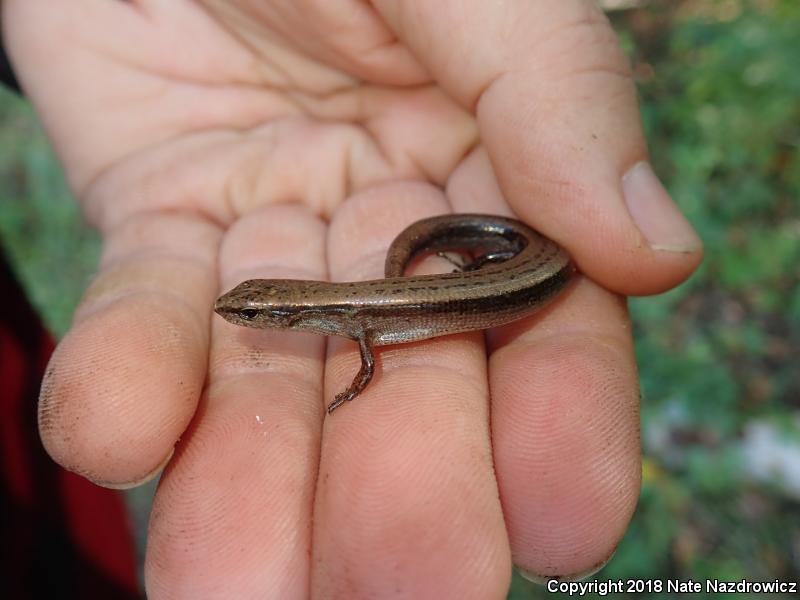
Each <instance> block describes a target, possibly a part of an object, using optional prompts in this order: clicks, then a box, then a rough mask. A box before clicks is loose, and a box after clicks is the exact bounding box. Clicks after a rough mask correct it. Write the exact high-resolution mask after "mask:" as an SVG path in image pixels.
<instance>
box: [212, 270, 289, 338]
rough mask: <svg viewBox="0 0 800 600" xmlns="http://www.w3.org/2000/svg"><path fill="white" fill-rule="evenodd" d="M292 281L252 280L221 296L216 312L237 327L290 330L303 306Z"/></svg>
mask: <svg viewBox="0 0 800 600" xmlns="http://www.w3.org/2000/svg"><path fill="white" fill-rule="evenodd" d="M295 296H296V293H295V290H294V289H292V285H291V282H290V281H288V280H281V279H250V280H248V281H245V282H243V283H240V284H239V285H237V286H236V287H235V288H233V289H232V290H231V291H230V292H228V293H227V294H223V295H222V296H220V297H219V298H218V299H217V301H216V303H215V304H214V311H215V312H216V313H217V314H218V315H220V316H221V317H223V318H224V319H225V320H226V321H230V322H231V323H234V324H236V325H244V326H246V327H278V328H284V329H285V328H289V327H291V326H292V324H293V322H294V320H295V319H296V318H297V315H298V314H299V312H300V310H301V309H302V306H300V305H298V302H297V299H296V298H295Z"/></svg>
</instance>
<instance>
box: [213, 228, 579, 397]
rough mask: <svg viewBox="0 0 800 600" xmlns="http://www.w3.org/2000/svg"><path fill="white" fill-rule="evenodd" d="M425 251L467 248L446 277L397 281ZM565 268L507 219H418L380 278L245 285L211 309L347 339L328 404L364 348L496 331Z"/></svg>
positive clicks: (549, 289)
mask: <svg viewBox="0 0 800 600" xmlns="http://www.w3.org/2000/svg"><path fill="white" fill-rule="evenodd" d="M432 251H438V252H442V251H471V252H472V253H473V254H474V255H475V258H474V260H472V262H470V263H468V264H466V265H465V266H464V267H463V269H461V270H459V271H457V272H454V273H443V274H438V275H419V276H413V277H404V276H403V273H404V272H405V269H406V267H407V266H408V265H409V264H410V263H411V262H412V261H413V260H414V259H415V258H416V257H418V256H420V255H422V254H425V253H429V252H432ZM573 273H574V266H573V264H572V262H571V261H570V258H569V255H568V254H567V253H566V252H565V251H564V250H563V249H562V248H561V247H560V246H558V245H557V244H556V243H555V242H552V241H551V240H549V239H547V238H545V237H544V236H542V235H541V234H539V233H537V232H536V231H534V230H533V229H531V228H530V227H528V226H527V225H525V224H524V223H522V222H520V221H517V220H515V219H509V218H505V217H498V216H492V215H478V214H460V215H443V216H438V217H432V218H429V219H423V220H422V221H418V222H416V223H413V224H412V225H410V226H409V227H408V228H406V229H405V230H404V231H403V232H401V233H400V235H398V236H397V238H395V240H394V241H393V242H392V244H391V246H390V248H389V251H388V252H387V256H386V267H385V274H386V279H376V280H372V281H359V282H344V283H332V282H325V281H305V280H295V279H251V280H248V281H245V282H243V283H241V284H239V285H238V286H236V287H235V288H234V289H232V290H231V291H230V292H228V293H226V294H224V295H223V296H221V297H220V298H219V299H218V300H217V302H216V305H215V307H214V309H215V310H216V312H217V313H219V314H220V315H221V316H223V317H224V318H225V319H227V320H228V321H230V322H232V323H235V324H238V325H244V326H247V327H270V328H281V329H292V330H305V331H312V332H315V333H320V334H324V335H339V336H344V337H348V338H351V339H353V340H357V341H358V342H359V349H360V352H361V369H360V370H359V372H358V374H357V375H356V377H355V379H354V380H353V383H352V384H351V385H350V387H349V388H348V389H347V390H345V391H344V392H342V393H341V394H338V395H337V396H336V398H335V400H334V401H333V402H332V403H331V404H330V405H329V406H328V412H332V411H333V410H335V409H336V408H337V407H338V406H340V405H341V404H343V403H344V402H346V401H348V400H352V399H353V398H355V397H356V396H357V395H358V394H359V393H360V392H361V391H362V390H363V389H364V387H365V386H366V385H367V383H369V381H370V379H371V378H372V374H373V371H374V358H373V353H372V347H373V346H379V345H385V344H397V343H402V342H412V341H417V340H424V339H428V338H432V337H436V336H440V335H448V334H452V333H460V332H464V331H473V330H477V329H486V328H489V327H496V326H498V325H503V324H506V323H509V322H512V321H515V320H517V319H520V318H522V317H525V316H527V315H529V314H531V313H533V312H534V311H535V310H536V309H538V308H539V307H541V306H542V305H543V304H545V303H546V302H547V301H548V300H550V299H551V298H552V297H553V296H555V295H556V294H557V293H558V292H559V291H560V290H562V289H563V288H564V287H565V286H566V285H567V283H568V282H569V280H570V278H571V277H572V274H573Z"/></svg>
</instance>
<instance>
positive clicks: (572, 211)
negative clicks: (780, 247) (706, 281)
mask: <svg viewBox="0 0 800 600" xmlns="http://www.w3.org/2000/svg"><path fill="white" fill-rule="evenodd" d="M375 5H376V8H377V9H378V10H379V11H380V12H381V13H382V15H383V17H384V18H385V19H386V20H387V21H388V23H389V24H390V26H391V27H392V28H393V29H394V30H395V32H396V33H397V35H398V36H399V37H400V38H401V39H402V40H403V41H404V42H405V43H406V44H408V46H409V47H410V48H411V50H412V52H414V53H415V54H416V56H417V58H418V60H419V61H420V62H421V63H423V64H424V65H425V66H426V67H427V68H428V69H429V70H430V72H431V74H432V76H433V77H434V78H435V79H436V80H437V81H438V82H439V83H440V85H442V86H443V87H444V89H445V90H446V91H448V93H450V94H451V95H452V96H453V97H454V98H455V99H456V100H457V101H459V102H460V103H461V104H462V105H464V106H467V107H469V108H472V109H473V110H474V111H475V113H476V115H477V119H478V125H479V128H480V135H481V139H482V142H483V144H484V145H485V146H486V149H487V151H488V153H489V157H490V160H491V162H492V166H493V168H494V171H495V174H496V176H497V178H498V181H499V184H500V187H501V189H502V190H503V192H504V194H505V196H506V199H507V201H508V202H509V204H510V206H511V208H512V209H513V210H514V212H515V213H516V214H517V215H518V216H519V217H520V218H522V219H523V220H525V221H527V222H528V223H530V224H532V225H533V226H534V227H536V228H537V229H538V230H540V231H542V232H543V233H545V234H546V235H548V236H549V237H551V238H553V239H554V240H556V241H557V242H559V243H561V244H562V245H563V246H565V247H566V248H567V249H569V251H570V252H571V253H572V256H573V258H574V259H575V261H576V262H577V263H578V266H579V267H580V269H581V271H583V272H584V273H586V274H587V275H588V276H590V277H591V278H593V279H594V280H596V281H598V282H599V283H600V284H602V285H603V286H605V287H606V288H608V289H611V290H613V291H616V292H619V293H622V294H635V295H638V294H652V293H658V292H661V291H664V290H666V289H669V288H671V287H673V286H675V285H677V284H678V283H680V282H681V281H683V280H684V279H685V278H686V277H688V276H689V275H690V274H691V273H692V271H693V270H694V269H695V268H696V267H697V265H698V264H699V262H700V260H701V258H702V252H703V251H702V243H701V241H700V239H699V238H698V236H697V234H696V233H695V232H694V230H693V229H692V227H691V225H690V224H689V222H688V221H687V220H686V219H685V218H684V217H683V215H682V214H681V212H680V211H679V209H678V208H677V207H676V206H675V204H674V203H673V202H672V200H671V199H670V196H669V194H668V193H667V191H666V190H665V189H664V187H663V186H662V185H661V183H660V182H659V180H658V178H657V177H656V175H655V174H654V173H653V170H652V169H651V168H650V166H649V163H648V162H647V148H646V144H645V141H644V136H643V134H642V130H641V124H640V119H639V113H638V106H637V102H636V92H635V87H634V85H633V81H632V79H631V76H630V72H629V68H628V65H627V60H626V58H625V56H624V55H623V54H622V51H621V50H620V47H619V44H618V41H617V38H616V35H615V34H614V32H613V30H612V29H611V27H610V25H609V23H608V21H607V19H606V18H605V15H604V14H603V13H602V11H601V10H600V9H599V8H598V7H597V5H596V4H595V2H594V1H592V0H562V1H561V2H557V3H556V2H547V1H545V0H528V1H525V2H521V1H513V0H500V1H497V2H482V1H481V0H469V1H465V0H460V1H456V0H442V1H439V2H426V1H425V0H407V1H404V2H398V1H396V0H376V2H375Z"/></svg>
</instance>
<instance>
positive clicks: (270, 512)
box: [146, 206, 326, 599]
mask: <svg viewBox="0 0 800 600" xmlns="http://www.w3.org/2000/svg"><path fill="white" fill-rule="evenodd" d="M324 240H325V226H324V224H323V223H322V222H321V221H319V220H318V219H317V218H316V217H314V216H313V215H311V214H310V213H309V212H308V211H306V210H304V209H302V208H299V207H296V206H274V207H269V208H266V209H264V210H261V211H257V212H253V213H251V214H249V215H248V216H246V217H244V218H242V219H241V220H239V221H238V222H237V223H236V224H234V225H233V226H232V227H231V228H230V229H229V230H228V231H227V232H226V235H225V240H224V243H223V245H222V251H221V255H220V271H221V279H222V282H223V290H225V289H229V288H230V287H233V286H234V285H236V284H238V283H240V282H241V281H242V280H244V279H249V278H252V277H289V278H301V279H324V278H325V275H326V273H325V254H324ZM212 332H213V338H212V340H213V341H212V349H211V359H210V365H209V376H208V386H207V389H206V393H205V395H204V397H203V401H202V403H201V405H200V408H199V410H198V414H197V416H196V418H195V419H194V421H193V425H192V428H191V430H190V431H189V432H188V433H187V435H186V436H184V437H183V438H182V439H181V443H180V445H179V447H178V451H177V453H176V455H175V458H174V459H173V460H172V461H171V463H170V466H169V468H168V469H167V471H166V472H165V473H164V475H163V476H162V478H161V482H160V485H159V489H158V493H157V496H156V499H155V503H154V506H153V514H152V518H151V523H150V532H149V540H148V553H147V563H146V580H147V590H148V594H149V597H154V598H160V597H182V598H183V597H185V598H210V597H226V598H280V599H284V598H307V597H308V573H309V569H310V567H309V553H310V550H309V549H310V547H311V529H310V523H311V507H312V498H313V493H314V482H315V479H316V474H317V461H318V456H319V437H320V431H321V422H322V415H323V410H322V406H321V404H320V396H321V385H322V368H323V350H324V344H325V340H324V338H322V337H321V336H315V335H311V334H302V333H294V332H291V333H290V332H280V331H267V330H257V329H248V328H243V327H237V326H235V325H231V324H229V323H227V322H224V321H223V320H222V319H220V318H215V319H214V323H213V329H212Z"/></svg>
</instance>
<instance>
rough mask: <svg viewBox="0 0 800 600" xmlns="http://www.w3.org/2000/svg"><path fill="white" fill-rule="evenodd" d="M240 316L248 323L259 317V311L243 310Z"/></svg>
mask: <svg viewBox="0 0 800 600" xmlns="http://www.w3.org/2000/svg"><path fill="white" fill-rule="evenodd" d="M239 316H240V317H242V318H243V319H245V320H246V321H252V320H253V319H255V318H256V317H257V316H258V310H257V309H255V308H243V309H242V310H240V311H239Z"/></svg>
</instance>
